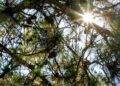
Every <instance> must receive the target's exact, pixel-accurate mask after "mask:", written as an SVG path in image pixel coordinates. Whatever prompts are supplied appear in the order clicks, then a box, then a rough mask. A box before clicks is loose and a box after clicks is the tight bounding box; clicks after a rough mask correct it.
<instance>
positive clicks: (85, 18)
mask: <svg viewBox="0 0 120 86" xmlns="http://www.w3.org/2000/svg"><path fill="white" fill-rule="evenodd" d="M82 20H83V21H84V22H85V23H93V21H94V16H93V14H92V13H90V12H85V13H83V14H82Z"/></svg>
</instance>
